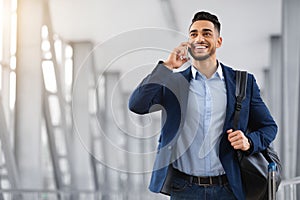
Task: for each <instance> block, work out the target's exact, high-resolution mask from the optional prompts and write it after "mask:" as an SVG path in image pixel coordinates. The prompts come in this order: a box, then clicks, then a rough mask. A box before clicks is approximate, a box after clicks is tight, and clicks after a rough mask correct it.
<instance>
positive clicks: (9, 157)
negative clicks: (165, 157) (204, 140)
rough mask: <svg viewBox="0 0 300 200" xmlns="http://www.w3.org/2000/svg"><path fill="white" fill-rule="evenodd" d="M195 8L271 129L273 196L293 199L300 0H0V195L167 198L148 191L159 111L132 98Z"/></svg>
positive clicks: (297, 174)
mask: <svg viewBox="0 0 300 200" xmlns="http://www.w3.org/2000/svg"><path fill="white" fill-rule="evenodd" d="M201 10H204V11H208V12H211V13H213V14H216V15H217V16H218V18H219V20H220V22H221V24H222V28H221V36H222V38H223V44H222V46H221V47H220V48H218V49H217V58H218V60H219V61H220V62H222V63H224V64H226V65H229V66H232V67H233V68H235V69H240V70H247V71H248V72H249V73H252V74H254V75H255V77H256V80H257V83H258V85H259V87H260V91H261V95H262V98H263V99H264V101H265V103H266V104H267V106H268V108H269V110H270V112H271V114H272V116H273V117H274V119H275V121H276V123H277V125H278V133H277V136H276V139H275V140H274V142H273V143H272V145H273V147H274V148H275V150H276V151H277V152H278V154H279V156H280V159H281V162H282V167H283V170H282V182H281V185H280V187H279V189H278V191H277V194H276V197H277V199H279V200H285V199H286V200H294V199H300V156H299V155H300V145H299V146H298V144H299V143H300V135H299V133H298V130H299V129H300V115H299V113H300V112H299V111H300V106H299V102H300V96H299V95H300V87H299V86H300V26H299V22H300V12H299V11H300V1H299V0H264V1H260V0H253V1H238V0H227V1H221V0H211V1H204V0H188V1H180V0H153V1H145V0H129V1H121V0H110V1H103V0H0V200H37V199H38V200H141V199H143V200H145V199H149V200H159V199H162V200H164V199H169V197H168V196H166V195H163V194H156V193H152V192H150V191H149V189H148V185H149V181H150V176H151V172H152V168H153V163H154V159H155V155H156V152H157V141H158V137H159V134H160V130H161V124H162V123H163V121H162V119H161V113H160V112H153V113H151V114H146V115H138V114H135V113H133V112H131V111H130V110H129V109H128V99H129V97H130V94H131V93H132V91H133V90H134V89H135V88H136V87H137V86H138V84H139V83H140V81H141V80H142V79H143V78H144V77H145V76H146V75H147V74H149V73H150V72H151V71H152V70H153V69H154V67H155V66H156V64H157V63H158V61H159V60H165V59H166V58H167V57H168V55H169V54H170V52H171V51H172V50H173V49H174V48H175V47H176V46H178V45H179V44H180V43H181V42H184V41H187V40H188V29H189V25H190V24H191V19H192V17H193V15H194V14H195V13H196V12H198V11H201ZM178 70H180V68H179V69H178Z"/></svg>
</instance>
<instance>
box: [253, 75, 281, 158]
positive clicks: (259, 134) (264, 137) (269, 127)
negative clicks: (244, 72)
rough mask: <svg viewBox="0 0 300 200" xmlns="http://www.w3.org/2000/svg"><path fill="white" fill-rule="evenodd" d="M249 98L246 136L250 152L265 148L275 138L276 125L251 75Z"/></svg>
mask: <svg viewBox="0 0 300 200" xmlns="http://www.w3.org/2000/svg"><path fill="white" fill-rule="evenodd" d="M250 80H251V81H250V83H251V90H252V91H251V94H252V95H251V99H250V111H249V122H248V128H249V130H250V132H249V133H248V134H247V137H248V138H249V139H250V140H251V143H252V147H251V152H250V154H253V153H255V152H259V151H262V150H264V149H266V148H267V147H268V146H269V145H270V143H271V142H272V141H273V140H274V139H275V136H276V134H277V125H276V123H275V121H274V119H273V117H272V116H271V113H270V111H269V109H268V108H267V106H266V105H265V103H264V101H263V100H262V98H261V96H260V90H259V87H258V85H257V83H256V80H255V78H254V76H253V75H251V78H250Z"/></svg>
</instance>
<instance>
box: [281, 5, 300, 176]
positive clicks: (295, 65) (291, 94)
mask: <svg viewBox="0 0 300 200" xmlns="http://www.w3.org/2000/svg"><path fill="white" fill-rule="evenodd" d="M282 6H283V12H282V14H283V20H282V24H283V25H282V33H283V41H282V42H283V93H282V96H283V97H284V98H283V127H282V131H283V135H284V137H283V143H284V144H283V148H284V149H283V150H284V156H283V159H282V160H283V165H284V166H283V167H284V169H285V171H284V178H292V177H295V176H296V174H297V172H296V165H297V160H298V159H297V157H298V156H297V149H298V148H300V146H299V145H298V144H297V141H298V137H299V125H298V117H299V116H298V110H299V73H300V70H299V41H300V37H299V32H300V27H299V21H300V13H299V10H300V1H299V0H284V1H282ZM298 162H299V161H298ZM298 173H299V172H298ZM298 175H299V174H298Z"/></svg>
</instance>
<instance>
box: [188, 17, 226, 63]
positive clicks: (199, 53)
mask: <svg viewBox="0 0 300 200" xmlns="http://www.w3.org/2000/svg"><path fill="white" fill-rule="evenodd" d="M189 43H190V44H191V48H189V53H190V54H191V56H192V57H193V58H194V59H195V60H198V61H202V60H206V59H207V58H209V57H215V56H216V49H217V48H219V47H220V46H221V45H222V38H221V37H220V36H219V33H218V31H217V30H216V29H215V27H214V24H213V23H212V22H210V21H207V20H199V21H196V22H194V23H193V24H192V26H191V27H190V32H189Z"/></svg>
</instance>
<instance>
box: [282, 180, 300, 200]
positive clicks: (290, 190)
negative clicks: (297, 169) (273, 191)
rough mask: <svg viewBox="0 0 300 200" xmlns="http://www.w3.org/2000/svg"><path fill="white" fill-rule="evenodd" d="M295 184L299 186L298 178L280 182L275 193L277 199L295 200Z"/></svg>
mask: <svg viewBox="0 0 300 200" xmlns="http://www.w3.org/2000/svg"><path fill="white" fill-rule="evenodd" d="M297 184H300V176H298V177H294V178H291V179H286V180H283V181H281V184H280V186H279V188H278V192H277V199H279V200H281V199H289V200H296V199H297V187H296V185H297Z"/></svg>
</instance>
